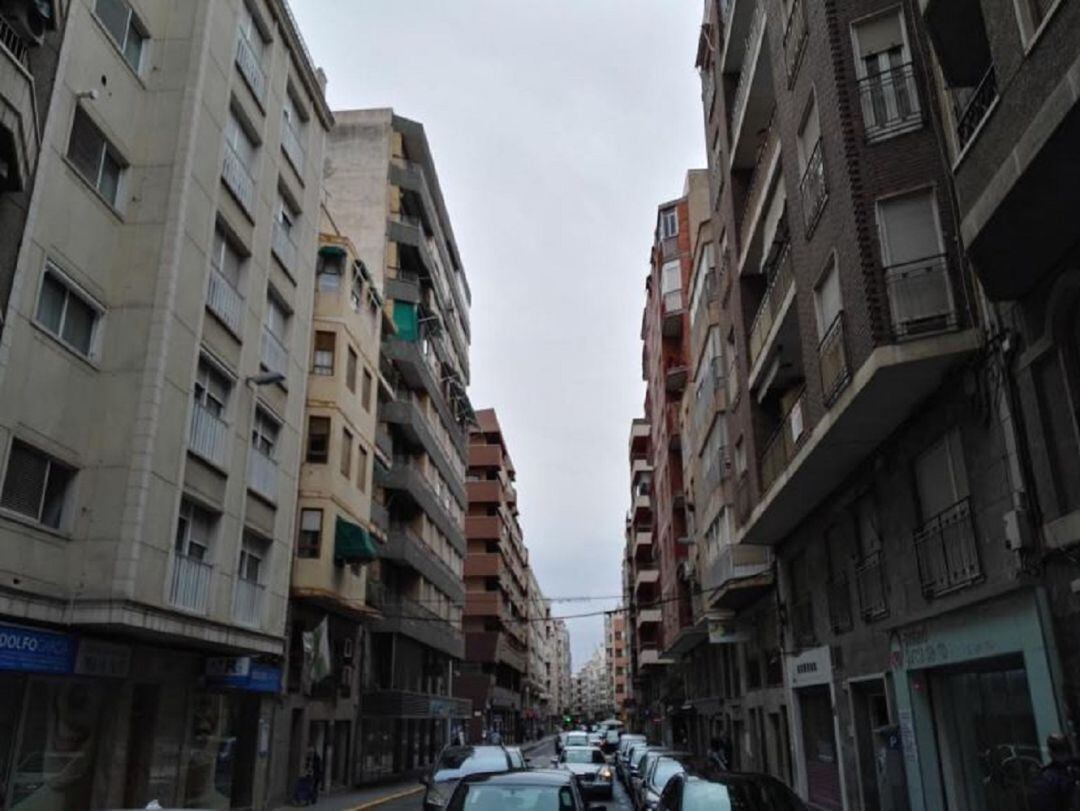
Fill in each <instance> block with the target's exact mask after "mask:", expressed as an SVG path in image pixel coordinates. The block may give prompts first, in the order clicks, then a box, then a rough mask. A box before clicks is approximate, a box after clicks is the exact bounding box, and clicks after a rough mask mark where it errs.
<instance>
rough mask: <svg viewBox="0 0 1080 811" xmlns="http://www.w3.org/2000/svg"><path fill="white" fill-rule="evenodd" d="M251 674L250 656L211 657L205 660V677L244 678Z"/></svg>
mask: <svg viewBox="0 0 1080 811" xmlns="http://www.w3.org/2000/svg"><path fill="white" fill-rule="evenodd" d="M250 672H251V657H250V656H211V657H210V658H209V659H207V660H206V675H207V676H209V677H210V678H214V679H227V678H230V677H233V676H246V675H248V673H250Z"/></svg>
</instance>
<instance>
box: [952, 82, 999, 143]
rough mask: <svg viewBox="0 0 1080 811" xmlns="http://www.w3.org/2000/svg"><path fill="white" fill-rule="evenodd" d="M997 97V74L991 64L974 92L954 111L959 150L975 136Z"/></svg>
mask: <svg viewBox="0 0 1080 811" xmlns="http://www.w3.org/2000/svg"><path fill="white" fill-rule="evenodd" d="M997 97H998V87H997V74H995V73H994V66H993V64H991V65H990V67H989V68H987V71H986V73H984V74H983V77H982V79H981V80H979V84H978V85H976V87H975V90H974V91H973V92H972V93H971V95H970V96H968V97H967V100H966V101H965V102H964V104H963V106H962V107H960V108H958V109H957V111H956V137H957V140H958V141H959V144H958V146H959V148H960V149H963V148H964V147H966V146H967V144H968V141H970V140H971V138H972V136H973V135H975V131H976V130H978V129H979V125H980V124H982V122H983V119H984V118H986V115H987V113H989V112H990V108H991V107H992V106H993V104H994V102H995V101H997Z"/></svg>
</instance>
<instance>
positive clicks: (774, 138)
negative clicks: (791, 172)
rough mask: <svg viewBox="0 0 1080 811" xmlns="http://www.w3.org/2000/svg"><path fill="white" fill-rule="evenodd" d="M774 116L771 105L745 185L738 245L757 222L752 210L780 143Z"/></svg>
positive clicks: (743, 242) (756, 204) (748, 239)
mask: <svg viewBox="0 0 1080 811" xmlns="http://www.w3.org/2000/svg"><path fill="white" fill-rule="evenodd" d="M775 118H776V108H775V107H773V111H772V113H771V114H770V115H769V123H768V125H766V128H765V135H764V137H763V138H762V139H761V144H760V145H759V146H758V150H757V154H756V155H755V156H754V168H753V170H751V174H750V182H749V183H748V184H747V187H746V198H745V202H744V203H743V210H742V220H741V222H740V225H739V244H740V245H746V244H748V243H749V242H750V235H751V234H752V233H753V231H754V225H755V224H756V223H757V219H758V218H756V217H754V210H755V209H756V208H757V206H758V203H759V202H760V201H761V198H762V196H763V195H764V194H765V190H766V189H767V188H768V184H767V183H766V182H765V180H766V176H767V175H768V173H769V167H768V163H769V161H770V158H771V157H772V154H773V150H774V149H776V148H777V147H778V146H779V144H780V129H779V127H775V126H773V123H774V120H775Z"/></svg>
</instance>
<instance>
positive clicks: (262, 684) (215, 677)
mask: <svg viewBox="0 0 1080 811" xmlns="http://www.w3.org/2000/svg"><path fill="white" fill-rule="evenodd" d="M206 683H207V684H208V685H210V686H213V687H231V688H232V689H234V690H245V691H247V692H249V693H280V692H281V668H280V667H274V666H273V665H265V664H262V663H261V662H254V661H252V660H251V657H248V656H241V657H235V658H226V657H217V658H214V659H208V660H207V662H206Z"/></svg>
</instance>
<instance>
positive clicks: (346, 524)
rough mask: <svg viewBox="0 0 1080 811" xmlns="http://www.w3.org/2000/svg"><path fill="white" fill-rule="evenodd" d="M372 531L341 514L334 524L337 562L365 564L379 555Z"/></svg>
mask: <svg viewBox="0 0 1080 811" xmlns="http://www.w3.org/2000/svg"><path fill="white" fill-rule="evenodd" d="M378 554H379V553H378V550H377V549H376V547H375V542H374V541H372V540H371V533H370V532H368V531H367V530H366V529H364V528H363V527H362V526H360V525H359V524H354V523H353V522H352V521H347V520H345V519H344V518H342V517H341V516H340V515H339V516H338V517H337V523H336V525H335V526H334V561H335V562H336V563H348V564H364V563H370V562H371V561H373V560H375V558H376V557H378Z"/></svg>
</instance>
